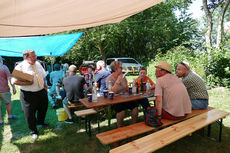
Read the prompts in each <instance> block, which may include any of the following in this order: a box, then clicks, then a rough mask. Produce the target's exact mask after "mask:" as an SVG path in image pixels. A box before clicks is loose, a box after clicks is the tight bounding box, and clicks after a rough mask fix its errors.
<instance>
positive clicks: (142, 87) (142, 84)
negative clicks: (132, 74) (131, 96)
mask: <svg viewBox="0 0 230 153" xmlns="http://www.w3.org/2000/svg"><path fill="white" fill-rule="evenodd" d="M141 91H144V83H143V79H141Z"/></svg>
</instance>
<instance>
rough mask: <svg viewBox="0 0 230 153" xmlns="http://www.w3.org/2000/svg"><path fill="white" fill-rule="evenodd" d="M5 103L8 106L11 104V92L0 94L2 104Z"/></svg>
mask: <svg viewBox="0 0 230 153" xmlns="http://www.w3.org/2000/svg"><path fill="white" fill-rule="evenodd" d="M1 101H3V102H4V103H5V104H6V105H7V104H10V103H11V93H10V92H0V103H1Z"/></svg>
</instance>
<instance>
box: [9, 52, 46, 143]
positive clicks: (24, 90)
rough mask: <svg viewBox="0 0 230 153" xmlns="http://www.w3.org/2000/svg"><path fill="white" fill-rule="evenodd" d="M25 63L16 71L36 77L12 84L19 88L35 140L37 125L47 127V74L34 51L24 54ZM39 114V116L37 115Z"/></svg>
mask: <svg viewBox="0 0 230 153" xmlns="http://www.w3.org/2000/svg"><path fill="white" fill-rule="evenodd" d="M23 59H24V61H23V62H21V63H19V64H18V65H17V66H16V67H15V69H16V70H19V71H21V72H24V73H28V74H31V75H33V76H34V78H33V80H32V81H21V80H17V79H14V80H13V81H12V82H13V83H14V84H16V85H18V86H19V88H20V90H21V92H20V100H21V103H22V108H23V111H24V115H25V118H26V121H27V124H28V127H29V129H30V130H31V136H32V139H33V140H36V139H37V138H38V131H37V126H36V125H43V126H47V125H48V123H47V122H45V116H46V111H47V108H48V97H47V86H46V83H45V77H46V72H45V70H44V69H43V67H42V66H41V64H40V63H39V62H38V61H37V56H36V55H35V52H34V50H25V51H24V52H23ZM36 113H37V115H36Z"/></svg>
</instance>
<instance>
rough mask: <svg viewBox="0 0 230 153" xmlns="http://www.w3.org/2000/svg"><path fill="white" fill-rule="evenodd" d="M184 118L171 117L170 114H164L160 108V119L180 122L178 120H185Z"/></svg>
mask: <svg viewBox="0 0 230 153" xmlns="http://www.w3.org/2000/svg"><path fill="white" fill-rule="evenodd" d="M185 117H186V115H185V116H179V117H177V116H173V115H171V114H169V113H168V112H166V111H165V110H164V109H163V108H162V111H161V118H164V119H168V120H180V119H183V118H185Z"/></svg>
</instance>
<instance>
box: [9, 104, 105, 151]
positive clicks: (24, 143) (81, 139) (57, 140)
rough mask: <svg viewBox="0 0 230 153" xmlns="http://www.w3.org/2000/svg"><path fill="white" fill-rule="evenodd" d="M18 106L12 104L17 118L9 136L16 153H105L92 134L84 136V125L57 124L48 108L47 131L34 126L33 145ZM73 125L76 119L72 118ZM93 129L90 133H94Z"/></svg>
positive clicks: (11, 124)
mask: <svg viewBox="0 0 230 153" xmlns="http://www.w3.org/2000/svg"><path fill="white" fill-rule="evenodd" d="M20 105H21V104H20V101H19V103H17V104H15V106H14V107H15V108H19V110H17V111H16V110H15V111H16V115H17V117H18V119H17V120H14V121H12V123H10V128H11V132H12V138H11V140H10V141H11V143H12V144H13V145H15V146H16V147H17V149H18V150H19V152H20V153H29V152H33V153H41V152H42V153H51V152H52V153H78V152H79V153H84V152H85V153H105V152H108V150H109V149H108V147H106V146H103V145H102V144H100V142H99V141H98V140H97V139H96V137H95V133H94V135H93V136H92V137H91V138H90V137H88V135H87V134H86V133H85V130H84V122H82V123H83V124H81V127H79V125H78V123H77V122H76V123H74V124H66V123H64V122H58V120H57V116H56V110H53V109H51V108H50V107H49V108H48V111H47V115H46V121H48V122H49V123H50V125H49V126H48V127H42V126H37V127H38V131H39V138H38V139H37V140H36V141H35V142H34V141H33V140H32V139H31V136H30V131H29V129H28V127H27V124H26V121H25V117H24V113H23V112H22V110H21V106H20ZM75 120H76V121H77V119H76V118H75ZM96 131H97V129H93V132H96Z"/></svg>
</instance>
